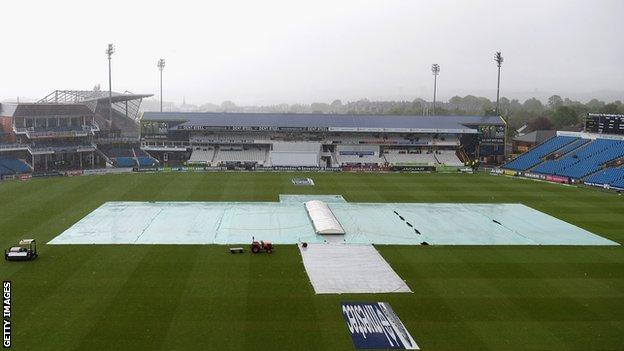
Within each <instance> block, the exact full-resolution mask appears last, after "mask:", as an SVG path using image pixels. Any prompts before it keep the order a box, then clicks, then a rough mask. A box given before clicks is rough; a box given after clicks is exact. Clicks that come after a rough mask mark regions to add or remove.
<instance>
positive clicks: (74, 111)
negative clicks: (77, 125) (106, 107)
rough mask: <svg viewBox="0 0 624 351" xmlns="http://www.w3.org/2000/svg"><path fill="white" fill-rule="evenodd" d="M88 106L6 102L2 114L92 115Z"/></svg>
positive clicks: (30, 115) (35, 115) (20, 115)
mask: <svg viewBox="0 0 624 351" xmlns="http://www.w3.org/2000/svg"><path fill="white" fill-rule="evenodd" d="M92 114H93V111H91V110H90V109H89V108H88V107H87V106H85V105H81V104H41V103H32V102H30V103H22V102H20V103H5V104H2V111H0V115H1V116H4V117H37V116H89V115H92Z"/></svg>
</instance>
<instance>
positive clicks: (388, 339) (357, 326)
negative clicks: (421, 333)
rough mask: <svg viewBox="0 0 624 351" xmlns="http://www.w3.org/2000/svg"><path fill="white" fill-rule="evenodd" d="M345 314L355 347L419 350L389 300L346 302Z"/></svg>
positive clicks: (343, 309) (343, 313)
mask: <svg viewBox="0 0 624 351" xmlns="http://www.w3.org/2000/svg"><path fill="white" fill-rule="evenodd" d="M342 316H343V317H344V320H345V323H346V324H347V328H348V330H349V333H350V334H351V339H352V340H353V345H354V346H355V348H356V349H399V350H419V348H418V345H417V344H416V342H415V341H414V339H413V338H412V336H411V335H410V333H409V332H408V331H407V329H406V328H405V326H404V325H403V323H402V322H401V320H400V319H399V317H398V316H397V315H396V313H394V310H393V309H392V307H390V304H389V303H387V302H343V303H342Z"/></svg>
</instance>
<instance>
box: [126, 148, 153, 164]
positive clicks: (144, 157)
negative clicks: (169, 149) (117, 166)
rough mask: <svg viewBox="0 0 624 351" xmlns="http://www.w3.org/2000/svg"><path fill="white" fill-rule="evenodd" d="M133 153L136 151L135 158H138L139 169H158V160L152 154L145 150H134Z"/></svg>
mask: <svg viewBox="0 0 624 351" xmlns="http://www.w3.org/2000/svg"><path fill="white" fill-rule="evenodd" d="M132 151H134V157H135V158H136V160H137V162H138V164H139V167H156V166H157V165H158V160H156V159H155V158H153V157H152V156H150V154H148V153H147V152H145V151H144V150H141V149H139V148H133V149H132Z"/></svg>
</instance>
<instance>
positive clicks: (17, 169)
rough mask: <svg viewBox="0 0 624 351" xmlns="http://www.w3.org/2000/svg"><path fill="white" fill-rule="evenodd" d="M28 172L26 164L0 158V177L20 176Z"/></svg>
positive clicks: (16, 160) (10, 158) (12, 159)
mask: <svg viewBox="0 0 624 351" xmlns="http://www.w3.org/2000/svg"><path fill="white" fill-rule="evenodd" d="M30 171H31V169H30V167H29V166H28V165H27V164H26V163H24V162H22V161H20V160H18V159H16V158H12V157H4V156H0V175H9V174H22V173H29V172H30Z"/></svg>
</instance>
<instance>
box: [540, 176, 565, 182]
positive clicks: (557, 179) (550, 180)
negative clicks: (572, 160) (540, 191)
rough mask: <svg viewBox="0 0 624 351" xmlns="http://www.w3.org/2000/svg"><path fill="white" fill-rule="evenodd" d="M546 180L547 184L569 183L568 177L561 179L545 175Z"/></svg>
mask: <svg viewBox="0 0 624 351" xmlns="http://www.w3.org/2000/svg"><path fill="white" fill-rule="evenodd" d="M546 180H547V181H549V182H557V183H567V182H568V181H569V179H568V177H561V176H556V175H547V176H546Z"/></svg>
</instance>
